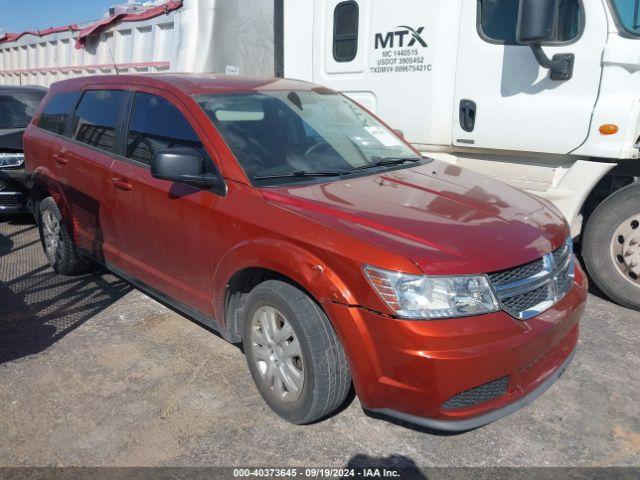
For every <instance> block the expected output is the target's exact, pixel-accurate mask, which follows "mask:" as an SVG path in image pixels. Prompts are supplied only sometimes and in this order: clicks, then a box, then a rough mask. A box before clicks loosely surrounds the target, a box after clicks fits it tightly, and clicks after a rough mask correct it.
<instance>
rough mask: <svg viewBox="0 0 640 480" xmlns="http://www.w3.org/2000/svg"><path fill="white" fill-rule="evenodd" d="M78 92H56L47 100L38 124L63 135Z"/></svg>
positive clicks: (77, 97) (76, 101)
mask: <svg viewBox="0 0 640 480" xmlns="http://www.w3.org/2000/svg"><path fill="white" fill-rule="evenodd" d="M79 98H80V92H64V93H57V94H55V95H54V96H52V97H51V99H50V100H49V101H48V102H47V104H46V105H45V107H44V110H43V111H42V114H41V115H40V120H39V121H38V126H39V127H40V128H43V129H45V130H48V131H50V132H53V133H57V134H58V135H64V134H65V130H66V125H67V120H68V119H69V116H70V115H71V112H72V111H73V108H74V107H75V106H76V104H77V103H78V99H79Z"/></svg>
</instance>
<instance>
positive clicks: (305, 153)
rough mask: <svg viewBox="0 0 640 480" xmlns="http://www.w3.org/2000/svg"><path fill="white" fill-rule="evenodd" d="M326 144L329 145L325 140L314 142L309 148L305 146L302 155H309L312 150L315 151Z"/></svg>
mask: <svg viewBox="0 0 640 480" xmlns="http://www.w3.org/2000/svg"><path fill="white" fill-rule="evenodd" d="M328 146H329V144H328V143H327V142H323V141H318V142H317V143H314V144H313V145H311V146H310V147H309V148H307V149H306V150H305V152H304V153H303V155H310V154H312V153H313V152H315V151H316V150H320V149H321V148H326V147H328Z"/></svg>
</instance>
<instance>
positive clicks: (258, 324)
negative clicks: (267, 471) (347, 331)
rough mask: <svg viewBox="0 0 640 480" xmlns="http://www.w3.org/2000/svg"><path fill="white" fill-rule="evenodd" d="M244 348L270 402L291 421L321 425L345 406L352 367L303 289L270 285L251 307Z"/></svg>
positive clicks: (255, 294)
mask: <svg viewBox="0 0 640 480" xmlns="http://www.w3.org/2000/svg"><path fill="white" fill-rule="evenodd" d="M245 312H246V316H245V321H244V335H243V347H244V352H245V355H246V357H247V362H248V364H249V370H250V371H251V376H252V377H253V380H254V382H255V384H256V387H257V388H258V391H259V392H260V394H261V395H262V398H264V400H265V402H266V403H267V404H268V405H269V406H270V407H271V409H272V410H273V411H274V412H276V413H277V414H278V415H279V416H280V417H282V418H284V419H285V420H287V421H288V422H291V423H294V424H298V425H303V424H308V423H312V422H315V421H317V420H320V419H322V418H324V417H326V416H328V415H330V414H331V413H333V412H334V411H335V410H337V409H338V408H339V407H340V406H341V405H342V404H343V403H344V401H345V399H346V397H347V394H348V393H349V389H350V387H351V374H350V371H349V364H348V362H347V358H346V355H345V352H344V349H343V348H342V344H341V343H340V340H339V339H338V336H337V335H336V333H335V331H334V330H333V327H332V325H331V323H330V322H329V319H328V318H327V316H326V315H325V314H324V312H323V311H322V310H321V309H320V307H319V306H318V305H317V304H316V303H315V302H314V301H313V300H312V299H311V298H309V296H308V295H306V294H305V293H304V292H303V291H302V290H300V289H298V288H296V287H294V286H293V285H290V284H288V283H285V282H281V281H278V280H268V281H265V282H263V283H261V284H260V285H258V286H257V287H255V288H254V289H253V290H252V291H251V293H250V294H249V297H248V298H247V304H246V308H245Z"/></svg>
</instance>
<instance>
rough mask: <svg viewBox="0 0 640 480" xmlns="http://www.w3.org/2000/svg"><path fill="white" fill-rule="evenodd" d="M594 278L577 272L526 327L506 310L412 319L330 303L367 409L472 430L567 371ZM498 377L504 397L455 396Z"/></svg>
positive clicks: (329, 309) (437, 426) (532, 397)
mask: <svg viewBox="0 0 640 480" xmlns="http://www.w3.org/2000/svg"><path fill="white" fill-rule="evenodd" d="M586 297H587V280H586V277H585V275H584V273H583V272H582V270H581V269H580V267H579V266H576V280H575V283H574V286H573V288H572V289H571V290H570V291H569V293H568V294H567V295H566V296H565V297H564V298H563V299H562V300H561V301H560V302H558V303H557V304H556V305H554V306H553V307H552V308H551V309H549V310H547V311H546V312H544V313H542V314H540V315H538V316H537V317H534V318H532V319H529V320H527V321H520V320H516V319H514V318H513V317H511V316H509V315H508V314H506V313H504V312H497V313H493V314H487V315H481V316H477V317H467V318H460V319H450V320H437V321H406V320H397V319H393V318H389V317H385V316H383V315H380V314H378V313H375V312H372V311H370V310H366V309H362V308H358V307H347V306H343V305H338V304H326V305H325V307H326V309H327V313H328V314H329V316H330V318H331V319H332V320H333V322H334V326H335V328H336V330H337V332H338V335H339V336H340V338H341V340H342V342H343V344H344V346H345V350H346V352H347V355H348V357H349V361H350V366H351V371H352V375H353V379H354V384H355V388H356V391H357V393H358V397H359V398H360V401H361V403H362V405H363V407H364V408H365V409H367V410H372V411H375V412H380V413H382V414H386V415H389V416H392V417H395V418H399V419H401V420H405V421H408V422H411V423H414V424H418V425H422V426H425V427H428V428H432V429H436V430H444V431H465V430H470V429H473V428H477V427H479V426H482V425H485V424H487V423H490V422H493V421H495V420H497V419H498V418H501V417H503V416H505V415H508V414H510V413H512V412H514V411H516V410H518V409H519V408H522V407H523V406H525V405H527V404H528V403H531V402H532V401H533V400H535V399H536V398H537V397H538V396H540V395H541V394H542V393H543V392H544V391H545V390H546V389H548V388H549V387H550V386H551V385H552V384H553V383H554V382H555V381H556V380H557V379H558V378H559V377H560V375H562V373H563V372H564V371H565V370H566V368H567V367H568V365H569V363H570V362H571V358H572V356H573V353H574V350H575V346H576V344H577V341H578V331H579V326H578V322H579V319H580V317H581V316H582V313H583V311H584V307H585V303H586ZM498 379H507V380H506V383H505V389H504V392H501V393H500V394H499V395H497V396H494V397H492V398H488V399H483V400H481V401H479V402H477V403H473V404H467V405H464V406H463V407H460V408H458V407H456V408H451V407H450V406H449V403H450V402H448V401H449V400H451V399H452V398H454V397H457V396H459V395H460V394H462V393H464V392H468V391H472V390H475V389H478V388H479V387H482V386H483V385H486V384H491V383H492V382H495V381H497V380H498Z"/></svg>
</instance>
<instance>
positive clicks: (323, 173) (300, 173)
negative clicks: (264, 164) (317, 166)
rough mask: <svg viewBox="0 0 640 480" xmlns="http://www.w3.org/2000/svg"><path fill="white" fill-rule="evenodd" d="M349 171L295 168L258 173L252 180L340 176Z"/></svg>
mask: <svg viewBox="0 0 640 480" xmlns="http://www.w3.org/2000/svg"><path fill="white" fill-rule="evenodd" d="M347 173H349V172H348V171H347V170H294V171H293V172H286V173H273V174H269V175H256V176H254V177H251V180H269V179H274V178H298V177H299V178H305V177H340V176H342V175H346V174H347Z"/></svg>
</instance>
